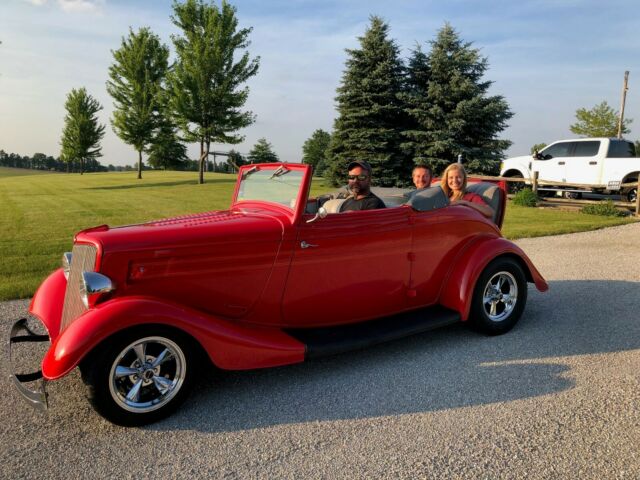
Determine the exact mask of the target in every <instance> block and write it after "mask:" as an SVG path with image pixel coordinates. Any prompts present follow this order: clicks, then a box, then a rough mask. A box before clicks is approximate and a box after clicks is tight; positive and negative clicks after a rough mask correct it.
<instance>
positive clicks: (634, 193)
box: [625, 187, 638, 202]
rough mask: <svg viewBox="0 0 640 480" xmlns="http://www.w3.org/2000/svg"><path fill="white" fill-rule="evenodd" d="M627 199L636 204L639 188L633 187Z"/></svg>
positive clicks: (628, 192)
mask: <svg viewBox="0 0 640 480" xmlns="http://www.w3.org/2000/svg"><path fill="white" fill-rule="evenodd" d="M625 197H626V198H627V202H635V201H636V199H637V198H638V187H633V188H631V189H629V190H628V191H627V193H626V195H625Z"/></svg>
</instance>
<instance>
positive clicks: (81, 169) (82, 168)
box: [80, 158, 84, 175]
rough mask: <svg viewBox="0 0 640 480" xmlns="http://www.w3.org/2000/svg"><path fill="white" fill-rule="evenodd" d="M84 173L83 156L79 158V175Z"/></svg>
mask: <svg viewBox="0 0 640 480" xmlns="http://www.w3.org/2000/svg"><path fill="white" fill-rule="evenodd" d="M83 173H84V158H81V159H80V175H82V174H83Z"/></svg>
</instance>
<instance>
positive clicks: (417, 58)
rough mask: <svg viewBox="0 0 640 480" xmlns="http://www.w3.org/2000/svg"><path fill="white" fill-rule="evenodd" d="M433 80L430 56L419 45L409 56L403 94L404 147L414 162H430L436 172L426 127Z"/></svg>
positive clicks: (429, 164)
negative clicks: (424, 125) (430, 86)
mask: <svg viewBox="0 0 640 480" xmlns="http://www.w3.org/2000/svg"><path fill="white" fill-rule="evenodd" d="M430 80H431V69H430V67H429V61H428V57H427V55H426V54H425V53H424V52H423V51H422V49H421V48H420V46H419V45H418V46H417V47H416V49H415V50H414V51H413V53H412V55H411V57H410V58H409V65H408V67H407V75H406V80H405V85H404V89H403V92H402V93H401V94H400V98H401V99H402V101H403V102H404V108H405V112H406V113H407V124H406V129H405V130H404V131H403V136H404V142H403V143H402V149H403V151H404V152H405V153H406V154H407V156H408V157H409V158H411V159H413V163H414V165H427V166H429V167H430V168H431V170H432V171H433V167H434V166H433V165H432V164H431V162H430V161H429V159H430V155H429V151H428V148H429V145H430V144H429V137H428V132H427V131H426V130H425V129H424V128H422V125H423V124H424V123H425V122H426V120H427V118H428V117H427V115H428V113H427V112H428V111H429V107H430V106H431V104H430V103H429V98H428V89H429V82H430Z"/></svg>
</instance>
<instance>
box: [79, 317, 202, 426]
mask: <svg viewBox="0 0 640 480" xmlns="http://www.w3.org/2000/svg"><path fill="white" fill-rule="evenodd" d="M199 352H200V350H199V347H198V345H197V343H195V341H194V340H193V339H192V338H191V337H189V336H188V335H186V334H185V333H184V332H181V331H179V330H176V329H173V328H169V327H165V326H162V325H143V326H139V327H135V328H132V329H130V330H127V331H123V332H121V333H119V334H116V335H114V336H113V337H111V338H109V339H107V340H105V341H104V342H103V343H102V344H100V345H99V346H98V347H96V349H95V350H94V351H93V352H92V353H91V354H90V355H89V356H88V357H87V358H86V359H85V361H83V363H82V364H81V365H80V371H81V373H82V377H83V379H84V381H85V383H86V384H87V386H88V387H89V391H88V394H89V400H91V402H92V403H93V405H94V407H95V409H96V410H97V411H98V413H100V415H102V416H103V417H105V418H106V419H107V420H109V421H111V422H113V423H116V424H118V425H125V426H135V425H145V424H147V423H151V422H155V421H157V420H160V419H161V418H164V417H166V416H168V415H170V414H171V413H172V412H173V411H174V410H175V409H176V408H177V407H178V406H179V405H180V403H181V402H182V401H183V400H184V399H185V398H186V396H187V393H188V390H189V387H190V386H191V383H192V380H193V378H194V369H197V367H198V365H196V361H195V359H200V353H199Z"/></svg>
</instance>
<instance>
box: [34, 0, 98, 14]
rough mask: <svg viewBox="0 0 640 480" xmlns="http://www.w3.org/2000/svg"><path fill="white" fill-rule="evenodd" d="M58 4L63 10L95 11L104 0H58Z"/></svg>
mask: <svg viewBox="0 0 640 480" xmlns="http://www.w3.org/2000/svg"><path fill="white" fill-rule="evenodd" d="M36 1H40V0H36ZM58 5H59V6H60V8H62V10H64V11H65V12H82V13H83V12H95V11H97V10H99V9H100V7H102V6H103V5H104V0H58Z"/></svg>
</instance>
